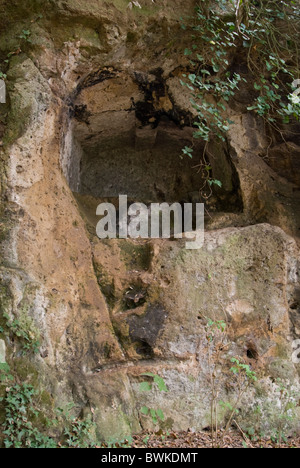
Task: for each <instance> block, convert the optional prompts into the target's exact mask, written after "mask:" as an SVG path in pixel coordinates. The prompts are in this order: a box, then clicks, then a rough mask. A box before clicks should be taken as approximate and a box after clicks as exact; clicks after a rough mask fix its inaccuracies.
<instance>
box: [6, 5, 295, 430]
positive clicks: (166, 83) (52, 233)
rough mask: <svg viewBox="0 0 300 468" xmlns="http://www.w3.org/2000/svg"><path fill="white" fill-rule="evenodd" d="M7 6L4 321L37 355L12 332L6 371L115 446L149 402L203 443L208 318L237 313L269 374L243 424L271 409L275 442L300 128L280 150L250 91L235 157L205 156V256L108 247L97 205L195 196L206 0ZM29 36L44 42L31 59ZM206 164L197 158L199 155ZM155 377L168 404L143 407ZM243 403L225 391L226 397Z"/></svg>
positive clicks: (233, 340)
mask: <svg viewBox="0 0 300 468" xmlns="http://www.w3.org/2000/svg"><path fill="white" fill-rule="evenodd" d="M0 3H1V16H2V34H1V39H0V49H1V56H2V57H5V56H6V55H7V53H9V52H11V51H14V52H16V53H14V55H13V56H12V58H11V60H10V64H9V69H8V72H7V75H8V103H7V105H5V106H4V105H3V106H2V107H1V109H0V110H1V124H0V125H1V126H0V132H1V134H0V136H1V138H2V140H1V240H2V242H1V266H0V277H1V289H0V294H1V297H0V299H1V314H2V318H0V325H3V326H4V327H5V319H4V318H3V313H7V314H9V316H10V317H12V318H13V317H14V318H18V319H19V320H21V321H22V323H24V324H25V325H26V324H28V323H29V324H30V327H29V325H28V327H29V328H30V330H29V332H30V333H32V335H33V337H34V336H35V335H36V336H39V340H40V343H41V346H40V349H39V352H38V354H36V355H32V354H29V355H28V354H27V355H26V356H23V355H22V352H21V344H20V342H19V341H18V339H15V337H14V336H12V335H10V336H7V335H5V334H0V344H1V348H0V349H1V352H0V357H1V360H2V361H4V360H6V361H7V362H8V363H9V364H10V365H11V367H12V369H13V371H14V372H15V373H16V375H18V376H19V379H20V380H21V381H28V382H33V383H34V384H35V385H36V386H37V387H38V388H39V389H40V390H41V391H42V394H43V401H44V404H45V411H50V410H51V408H54V407H56V406H63V405H64V404H67V403H70V402H73V403H74V404H75V411H76V412H77V414H85V413H87V412H89V411H90V410H91V408H92V409H93V413H94V418H95V421H96V423H97V427H98V431H99V435H100V436H101V437H103V438H107V439H109V438H122V437H124V436H126V435H128V434H129V433H131V432H137V431H140V430H141V429H142V428H144V427H147V424H148V421H147V419H146V418H143V416H141V414H140V412H139V410H140V408H141V407H142V406H143V405H144V404H147V405H148V406H150V407H159V408H161V409H162V410H163V411H164V413H165V416H166V422H165V427H167V428H169V427H173V428H175V429H187V428H194V429H195V430H197V429H202V428H205V427H207V426H209V424H210V422H209V421H210V419H209V418H210V407H209V405H210V395H211V394H210V390H209V385H210V384H209V382H210V365H211V363H210V362H209V345H208V344H207V340H206V334H205V330H204V323H205V319H206V318H211V319H213V320H216V319H218V320H223V319H224V317H226V321H227V322H228V324H229V327H230V328H229V329H230V337H229V338H230V350H231V351H230V352H231V353H232V355H239V356H241V357H242V358H243V359H244V360H245V362H246V363H249V364H251V365H252V367H253V369H254V370H255V371H256V372H257V374H258V376H259V381H258V382H257V384H256V385H255V387H251V389H250V390H249V391H248V393H247V394H246V395H245V397H244V401H243V402H242V405H241V415H242V418H241V423H244V424H246V425H247V424H250V425H251V424H254V423H252V421H253V420H255V409H256V408H257V407H258V406H260V407H261V408H262V414H263V417H262V423H263V425H264V426H265V429H266V430H267V429H268V428H269V427H270V426H271V425H274V424H275V423H274V421H275V420H276V417H277V414H276V413H278V411H277V410H276V408H278V405H280V392H278V387H277V385H276V379H278V378H281V379H283V380H285V381H286V382H287V384H288V385H289V386H290V387H292V388H293V390H295V391H297V389H298V390H299V365H298V364H295V363H293V361H292V353H293V347H292V344H293V342H294V341H295V340H296V339H297V338H299V337H300V321H299V312H300V305H299V304H300V286H299V276H298V275H299V248H298V245H299V200H300V192H299V167H298V166H299V139H297V138H296V137H295V135H294V133H295V131H296V133H297V131H299V128H293V129H291V128H288V127H286V128H283V131H284V132H285V136H286V143H283V142H282V141H279V140H277V139H276V138H273V140H272V141H273V143H272V145H271V147H270V135H269V134H268V133H267V131H266V129H265V128H264V125H263V124H262V122H261V121H259V119H257V118H256V117H255V116H254V115H252V114H250V113H249V112H247V111H246V108H247V103H248V101H247V90H243V92H241V93H239V94H238V95H237V97H236V99H235V100H233V101H232V102H231V104H230V105H231V114H232V115H231V119H232V120H233V121H234V122H235V123H234V125H232V127H231V129H230V134H229V137H228V140H227V142H226V144H224V145H220V144H219V143H213V144H211V145H210V148H209V154H210V159H211V160H210V163H211V165H212V166H213V170H214V174H215V176H216V178H219V179H220V180H222V182H223V188H222V189H217V190H216V192H215V193H214V196H213V197H212V199H211V201H210V207H209V208H210V209H209V211H210V216H209V217H207V233H206V238H205V246H204V248H203V249H201V250H199V251H187V250H186V249H185V245H184V243H183V242H181V241H178V242H172V241H158V240H155V241H138V242H134V241H130V240H128V241H126V240H123V241H121V240H114V241H99V239H98V238H97V237H96V231H95V225H96V221H97V218H96V216H95V209H96V206H97V204H98V202H99V201H100V200H103V199H107V198H115V197H117V196H118V194H119V193H122V192H123V191H124V192H123V193H125V192H126V193H127V194H128V196H129V197H132V198H133V199H134V198H137V197H138V201H143V202H146V203H147V202H151V201H187V200H188V201H197V193H198V188H199V185H201V179H200V178H199V175H198V174H197V170H196V168H195V167H194V166H196V165H197V159H195V160H194V161H191V162H190V161H182V160H181V159H180V158H179V155H180V153H181V148H182V147H183V146H185V145H186V144H189V143H190V142H191V139H192V128H191V123H192V122H193V108H192V106H191V105H190V103H189V96H188V95H187V94H186V91H185V89H184V88H182V86H181V85H180V77H181V74H182V72H183V71H184V70H185V69H186V67H187V66H188V61H187V59H186V58H185V57H184V54H183V50H184V48H185V47H186V45H187V44H189V42H188V41H189V36H188V35H187V34H186V33H185V32H184V31H183V30H182V29H181V28H180V17H181V16H184V15H189V14H192V12H193V8H194V6H195V3H196V2H194V1H192V0H191V1H185V2H181V1H178V0H172V1H169V0H157V1H156V2H152V1H151V0H143V8H142V9H138V8H133V9H129V8H128V2H127V1H125V0H124V1H123V0H116V1H100V0H91V1H89V2H83V1H81V0H66V1H40V2H39V1H29V0H28V1H27V2H23V3H22V4H20V2H17V1H16V2H14V1H10V2H6V1H3V0H2V1H1V2H0ZM39 13H42V14H43V18H38V15H39ZM29 28H30V31H31V41H32V42H31V43H23V44H22V47H21V50H19V42H18V41H19V39H18V34H19V33H20V31H22V30H23V29H29ZM233 66H234V64H233ZM195 151H196V157H198V156H199V158H200V157H201V154H202V152H203V145H201V143H199V145H198V147H196V149H195ZM128 291H129V292H130V291H135V293H138V294H140V296H139V297H140V299H139V301H138V302H137V303H136V302H134V301H132V298H131V297H130V294H128ZM25 325H24V326H25ZM143 372H153V373H157V374H159V375H161V376H163V377H164V379H165V381H166V383H167V386H168V388H169V393H168V394H164V393H160V392H152V393H149V394H142V393H141V392H140V391H139V383H140V382H141V380H143V379H144V378H143V377H141V374H142V373H143ZM226 372H227V371H226V370H225V368H224V374H226ZM2 390H3V389H2ZM235 392H236V390H235V389H234V388H226V386H224V389H223V394H222V397H223V399H224V400H228V401H233V400H234V398H235ZM224 416H225V415H224V414H222V413H221V414H220V419H222V418H223V417H224ZM298 421H299V419H298V417H297V415H294V416H293V418H292V421H291V428H292V429H293V430H295V429H299V422H298Z"/></svg>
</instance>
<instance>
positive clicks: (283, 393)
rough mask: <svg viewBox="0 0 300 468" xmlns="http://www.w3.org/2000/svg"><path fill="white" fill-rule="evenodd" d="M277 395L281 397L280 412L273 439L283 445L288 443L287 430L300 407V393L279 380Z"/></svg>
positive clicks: (275, 423)
mask: <svg viewBox="0 0 300 468" xmlns="http://www.w3.org/2000/svg"><path fill="white" fill-rule="evenodd" d="M276 385H277V394H278V396H279V405H278V412H277V415H276V421H274V425H275V426H276V427H274V429H273V433H272V436H271V439H272V441H273V442H276V443H278V444H279V446H281V445H282V442H287V435H286V433H287V430H288V428H289V425H290V423H291V422H292V421H293V419H294V417H295V415H294V410H295V409H296V408H297V406H298V402H299V397H300V395H299V393H297V392H295V391H293V390H292V389H291V388H290V386H289V385H288V384H287V383H286V382H284V381H283V380H282V379H277V381H276Z"/></svg>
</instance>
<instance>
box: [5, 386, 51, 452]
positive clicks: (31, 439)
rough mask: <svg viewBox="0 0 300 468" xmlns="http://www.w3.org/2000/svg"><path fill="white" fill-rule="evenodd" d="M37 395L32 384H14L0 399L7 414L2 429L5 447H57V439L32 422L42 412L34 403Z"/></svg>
mask: <svg viewBox="0 0 300 468" xmlns="http://www.w3.org/2000/svg"><path fill="white" fill-rule="evenodd" d="M35 395H36V392H35V390H34V389H33V387H32V386H30V385H27V384H23V385H14V386H12V387H10V388H8V389H7V390H6V396H5V397H4V398H1V399H0V401H1V402H3V403H4V406H5V415H6V418H5V423H4V425H3V431H2V433H3V435H4V446H5V448H55V447H56V443H55V441H54V440H53V439H51V438H49V437H47V436H45V435H44V434H43V433H41V432H40V431H39V429H38V428H37V427H35V426H34V424H33V422H32V420H36V418H37V417H38V416H39V414H40V413H39V411H38V410H37V409H36V408H35V407H34V405H33V398H34V396H35Z"/></svg>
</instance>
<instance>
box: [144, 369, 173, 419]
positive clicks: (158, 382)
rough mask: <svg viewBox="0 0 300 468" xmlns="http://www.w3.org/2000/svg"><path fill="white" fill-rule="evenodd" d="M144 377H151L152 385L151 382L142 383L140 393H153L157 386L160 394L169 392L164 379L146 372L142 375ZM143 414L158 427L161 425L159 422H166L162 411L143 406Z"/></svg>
mask: <svg viewBox="0 0 300 468" xmlns="http://www.w3.org/2000/svg"><path fill="white" fill-rule="evenodd" d="M141 375H142V376H143V377H150V378H151V379H153V381H152V382H151V383H149V382H142V383H141V384H140V391H141V392H151V391H152V390H153V387H154V386H155V387H156V388H157V389H158V390H159V391H160V392H168V391H169V390H168V388H167V386H166V384H165V381H164V379H163V378H162V377H160V376H158V375H156V374H153V373H152V372H145V373H143V374H141ZM140 412H141V414H143V415H144V416H147V417H150V418H151V420H152V422H153V424H154V425H155V426H156V425H157V424H158V423H159V420H160V421H162V422H164V420H165V416H164V413H163V411H162V410H161V409H154V408H148V406H143V407H142V408H141V409H140Z"/></svg>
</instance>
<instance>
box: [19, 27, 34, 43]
mask: <svg viewBox="0 0 300 468" xmlns="http://www.w3.org/2000/svg"><path fill="white" fill-rule="evenodd" d="M30 36H31V31H29V30H27V29H23V31H22V33H21V34H20V36H19V38H20V39H22V40H23V41H25V42H29V43H31V42H32V41H31V39H30Z"/></svg>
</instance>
